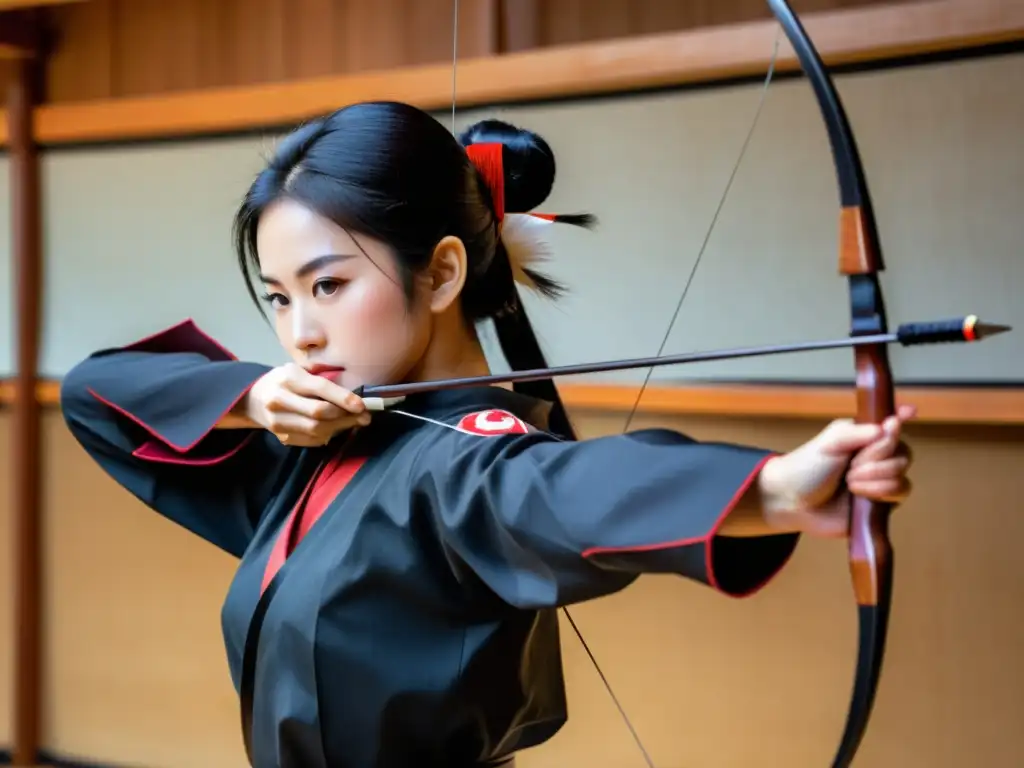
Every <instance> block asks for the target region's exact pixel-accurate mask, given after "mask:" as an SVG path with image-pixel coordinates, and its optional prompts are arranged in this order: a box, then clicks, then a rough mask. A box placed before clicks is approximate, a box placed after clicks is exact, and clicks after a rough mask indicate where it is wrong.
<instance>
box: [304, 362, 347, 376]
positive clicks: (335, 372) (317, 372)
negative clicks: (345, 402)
mask: <svg viewBox="0 0 1024 768" xmlns="http://www.w3.org/2000/svg"><path fill="white" fill-rule="evenodd" d="M306 370H307V371H309V372H310V373H312V374H313V375H314V376H323V377H324V378H326V379H334V378H335V377H337V376H340V375H341V374H343V373H344V372H345V369H344V368H342V367H341V366H336V365H312V366H310V367H309V368H307V369H306Z"/></svg>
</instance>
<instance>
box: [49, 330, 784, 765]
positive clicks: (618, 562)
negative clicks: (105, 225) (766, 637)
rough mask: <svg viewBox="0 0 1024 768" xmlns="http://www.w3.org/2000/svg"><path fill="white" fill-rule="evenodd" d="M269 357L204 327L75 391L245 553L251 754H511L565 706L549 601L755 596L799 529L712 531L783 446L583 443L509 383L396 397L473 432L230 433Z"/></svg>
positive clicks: (83, 369)
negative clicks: (231, 346)
mask: <svg viewBox="0 0 1024 768" xmlns="http://www.w3.org/2000/svg"><path fill="white" fill-rule="evenodd" d="M269 369H270V368H269V367H268V366H265V365H260V364H256V363H250V362H243V361H239V360H237V359H235V358H234V356H233V355H231V354H230V353H229V352H227V351H226V350H225V349H224V348H223V347H222V346H221V345H219V344H218V343H217V342H215V341H213V340H212V339H211V338H210V337H209V336H207V335H205V334H204V333H202V332H201V331H200V330H199V329H198V328H197V327H196V326H195V325H194V324H193V323H192V322H191V321H186V322H184V323H181V324H179V325H176V326H173V327H171V328H169V329H167V330H165V331H162V332H161V333H158V334H156V335H154V336H151V337H149V338H146V339H143V340H141V341H138V342H136V343H134V344H131V345H129V346H126V347H121V348H116V349H108V350H104V351H100V352H97V353H95V354H93V355H92V356H90V357H89V358H87V359H86V360H85V361H83V362H82V363H80V364H79V365H78V366H76V367H75V368H74V369H73V370H72V371H71V372H70V373H69V374H68V375H67V376H66V377H65V379H64V381H63V385H62V388H61V405H62V407H63V414H64V418H65V420H66V422H67V425H68V427H69V428H70V430H71V432H72V433H73V434H74V436H75V437H76V438H77V440H78V441H79V442H80V443H81V444H82V445H83V446H84V448H85V449H86V450H87V451H88V453H89V454H90V455H91V456H92V457H93V459H94V460H95V461H96V462H98V463H99V465H100V466H101V467H102V468H103V469H104V470H105V471H106V472H107V473H109V474H110V476H112V477H113V478H114V479H115V480H116V481H117V482H118V483H119V484H120V485H122V486H123V487H124V488H125V489H126V490H128V491H129V492H130V493H132V494H133V495H134V496H136V497H137V498H138V499H140V500H141V501H142V502H143V503H144V504H146V505H147V506H149V507H150V508H152V509H153V510H155V511H156V512H157V513H159V514H161V515H163V516H165V517H167V518H169V519H170V520H172V521H174V522H175V523H177V524H179V525H181V526H184V527H185V528H186V529H188V530H189V531H191V532H193V533H195V534H196V535H197V536H199V537H201V538H203V539H205V540H206V541H208V542H210V543H211V544H213V545H215V546H217V547H219V548H221V549H223V550H225V551H227V552H229V553H231V554H232V555H234V556H235V557H237V558H239V567H238V570H237V573H236V575H235V577H234V580H233V582H232V584H231V587H230V590H229V592H228V594H227V597H226V600H225V603H224V606H223V611H222V625H223V634H224V640H225V645H226V649H227V658H228V664H229V666H230V670H231V676H232V680H233V682H234V685H235V687H236V689H237V690H238V691H239V694H240V698H241V703H242V721H243V732H244V735H245V737H246V746H247V751H248V754H249V759H250V761H251V762H252V764H253V765H254V766H256V768H327V767H328V766H329V767H330V768H413V767H414V766H415V767H416V768H424V767H427V766H438V767H439V768H440V767H441V766H443V767H444V768H461V767H463V766H479V765H486V764H488V763H491V762H496V761H499V760H501V759H503V758H506V757H508V756H510V755H512V754H514V753H515V752H516V751H517V750H520V749H523V748H526V747H532V746H535V745H537V744H540V743H541V742H544V741H545V740H547V739H548V738H550V737H551V736H552V735H553V734H554V733H556V732H557V731H558V730H559V728H560V727H561V726H562V725H563V724H564V722H565V720H566V717H567V713H566V700H565V693H564V688H563V679H562V667H561V656H560V646H559V635H558V621H557V615H556V612H555V610H554V609H556V608H558V607H560V606H567V605H570V604H572V603H577V602H580V601H584V600H590V599H593V598H597V597H601V596H602V595H608V594H611V593H614V592H617V591H618V590H621V589H623V588H624V587H626V586H628V585H629V584H630V583H631V582H633V581H634V580H635V579H636V578H637V577H638V576H639V575H640V574H643V573H675V574H678V575H680V576H684V577H687V578H690V579H694V580H696V581H699V582H702V583H705V584H708V585H709V586H711V587H713V588H715V589H717V590H720V591H722V592H724V593H725V594H728V595H733V596H740V595H746V594H749V593H751V592H752V591H754V590H756V589H757V588H759V587H760V586H761V585H762V584H763V583H764V582H766V581H767V580H768V579H769V578H770V577H771V576H772V575H774V574H775V573H776V572H777V571H778V570H779V569H780V568H781V567H782V565H783V564H784V563H785V562H786V560H787V559H788V558H789V556H790V555H791V553H792V552H793V549H794V547H795V545H796V541H797V537H796V536H795V535H779V536H768V537H763V538H728V537H720V536H716V530H717V528H718V527H719V526H720V525H721V523H722V521H723V520H724V518H725V517H726V516H727V515H728V514H729V512H730V510H731V509H732V507H733V505H734V504H735V503H736V502H737V500H738V499H739V498H740V497H741V496H742V495H743V493H744V491H745V489H746V488H747V487H748V486H749V485H750V484H751V483H752V482H753V481H754V479H755V478H756V476H757V473H758V471H759V469H760V467H761V466H762V465H763V463H764V462H765V461H766V460H767V459H768V457H769V456H770V455H771V454H770V453H769V452H767V451H762V450H756V449H753V448H747V447H741V446H735V445H725V444H708V443H697V442H695V441H693V440H691V439H689V438H687V437H685V436H683V435H680V434H678V433H675V432H672V431H669V430H664V429H647V430H641V431H637V432H633V433H630V434H626V435H616V436H611V437H601V438H597V439H592V440H586V441H579V442H576V441H564V440H561V439H558V438H556V437H555V436H553V435H551V434H549V433H547V432H545V431H544V429H543V427H544V424H545V418H544V414H545V407H544V406H545V404H544V403H542V402H539V401H537V400H534V399H531V398H527V397H524V396H522V395H519V394H516V393H514V392H510V391H508V390H505V389H501V388H491V387H483V388H478V389H466V390H454V391H448V392H438V393H432V394H427V395H422V396H416V397H411V398H409V399H408V400H406V401H405V402H404V403H402V404H401V406H400V408H401V410H404V411H407V412H409V413H413V414H416V415H419V416H423V417H426V418H428V419H433V420H435V421H440V422H443V423H444V424H447V425H449V426H452V427H455V429H446V428H442V427H440V426H438V425H437V424H433V423H429V422H426V421H422V420H419V419H416V418H411V417H409V416H406V415H403V414H398V413H387V412H384V413H378V414H376V415H375V416H374V421H373V423H372V424H371V425H370V426H369V427H366V428H363V429H360V430H357V431H355V432H352V433H349V434H347V435H343V436H339V437H338V438H336V439H335V440H334V441H332V442H331V444H330V445H328V446H326V447H324V448H317V449H307V448H293V447H292V448H290V447H286V446H284V445H282V444H281V443H280V442H279V441H278V440H277V439H276V438H275V437H274V436H273V435H272V434H270V433H269V432H266V431H264V430H236V429H215V425H216V424H217V423H218V421H219V420H220V418H221V417H222V416H223V415H224V414H225V413H226V412H228V411H229V410H230V409H231V408H232V406H233V405H234V404H235V403H236V402H238V401H239V399H240V398H241V397H242V396H243V395H244V394H245V393H246V392H247V391H248V389H249V387H250V386H251V385H252V384H253V383H255V381H256V380H257V379H258V378H259V377H260V376H262V375H263V374H264V373H266V372H267V371H268V370H269ZM182 565H183V567H187V564H184V563H183V564H182Z"/></svg>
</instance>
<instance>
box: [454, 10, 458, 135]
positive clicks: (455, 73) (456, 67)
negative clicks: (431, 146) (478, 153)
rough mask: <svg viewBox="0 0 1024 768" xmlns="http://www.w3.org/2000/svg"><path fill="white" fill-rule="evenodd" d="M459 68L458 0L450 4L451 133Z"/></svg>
mask: <svg viewBox="0 0 1024 768" xmlns="http://www.w3.org/2000/svg"><path fill="white" fill-rule="evenodd" d="M458 68H459V0H455V1H454V3H453V4H452V133H453V134H454V133H455V94H456V90H455V89H456V86H457V85H458Z"/></svg>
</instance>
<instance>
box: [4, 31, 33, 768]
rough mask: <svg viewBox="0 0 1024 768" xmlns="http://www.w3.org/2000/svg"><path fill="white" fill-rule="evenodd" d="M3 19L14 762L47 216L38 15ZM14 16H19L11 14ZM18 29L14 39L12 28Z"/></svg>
mask: <svg viewBox="0 0 1024 768" xmlns="http://www.w3.org/2000/svg"><path fill="white" fill-rule="evenodd" d="M12 15H13V14H11V15H5V16H4V17H0V25H2V26H3V28H4V31H5V34H6V39H5V40H4V41H3V42H4V43H5V44H6V46H7V49H8V50H9V51H10V50H12V49H13V50H14V54H13V55H11V59H12V64H13V66H12V70H13V73H12V78H11V83H10V91H9V93H8V98H7V120H8V132H9V136H10V144H9V147H10V183H11V238H12V243H11V246H12V247H11V252H12V257H13V259H12V260H13V267H14V285H15V290H16V297H15V305H16V307H17V320H16V326H17V336H16V338H17V366H18V370H17V375H16V378H15V392H14V408H13V440H12V443H11V445H12V448H13V450H12V452H11V454H12V474H11V477H12V480H13V483H12V492H13V499H12V502H13V513H14V542H13V544H14V562H15V568H14V583H15V586H14V594H15V598H14V599H15V648H14V765H17V766H31V765H35V764H36V763H37V762H38V759H39V745H40V730H41V729H40V714H41V709H42V701H41V692H42V675H41V672H42V659H41V646H42V643H41V640H42V611H41V607H40V601H41V593H42V590H41V589H40V583H41V580H42V578H41V577H42V537H41V528H42V526H41V518H42V510H41V508H40V503H39V502H40V485H41V478H40V474H41V473H40V439H39V433H40V419H39V403H38V400H37V398H36V381H37V367H38V357H39V326H40V293H41V272H42V231H41V230H42V222H41V216H40V207H41V200H40V189H39V157H38V152H37V149H36V143H35V138H34V136H33V129H32V112H33V107H34V105H35V103H36V96H37V88H38V86H39V81H40V78H39V66H40V61H39V58H37V56H38V55H39V53H40V51H39V48H38V46H37V45H36V42H37V40H38V38H37V36H36V35H37V32H38V28H37V27H36V26H35V24H34V22H35V19H34V17H26V16H19V17H18V18H17V22H18V24H17V25H15V24H13V23H6V22H7V21H8V20H9V19H10V18H11V16H12ZM11 21H12V22H13V21H14V20H13V19H11ZM15 29H18V30H20V33H19V35H18V37H19V38H20V39H16V38H15V35H14V33H13V32H12V30H15Z"/></svg>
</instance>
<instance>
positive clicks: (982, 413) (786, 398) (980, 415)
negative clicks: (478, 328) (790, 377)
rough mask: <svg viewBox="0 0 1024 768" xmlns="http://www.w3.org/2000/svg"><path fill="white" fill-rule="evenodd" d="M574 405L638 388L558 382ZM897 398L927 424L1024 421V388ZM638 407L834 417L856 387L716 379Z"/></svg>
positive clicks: (617, 407)
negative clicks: (717, 381)
mask: <svg viewBox="0 0 1024 768" xmlns="http://www.w3.org/2000/svg"><path fill="white" fill-rule="evenodd" d="M558 391H559V392H560V393H561V395H562V399H563V401H564V402H565V404H566V406H567V407H569V408H577V409H582V410H591V411H612V412H628V411H629V410H630V409H631V408H632V407H633V403H634V402H635V401H636V396H637V392H638V391H639V389H638V387H630V386H620V385H610V384H559V387H558ZM896 401H897V403H910V404H913V405H916V406H917V409H918V415H917V418H916V421H917V422H921V423H926V424H973V425H1004V426H1005V425H1024V387H1017V386H1012V387H1006V388H1002V387H992V388H988V387H971V386H964V387H956V386H950V387H928V386H898V385H897V387H896ZM637 411H638V412H641V413H650V414H659V415H666V416H737V417H744V418H781V419H835V418H844V417H852V416H854V415H855V414H856V394H855V392H854V389H853V386H852V384H851V386H848V387H844V386H839V385H836V386H814V385H801V384H716V383H709V384H703V385H680V386H653V387H648V388H647V391H646V392H644V394H643V398H642V399H641V401H640V405H639V406H638V408H637Z"/></svg>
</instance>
